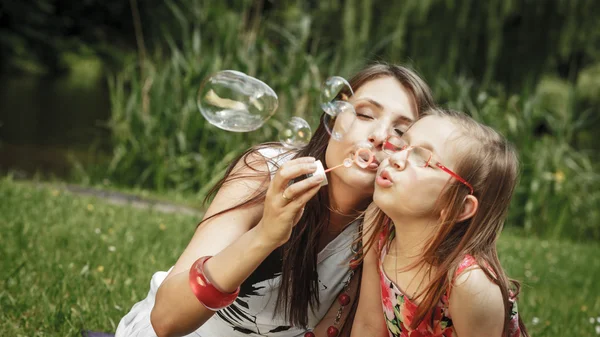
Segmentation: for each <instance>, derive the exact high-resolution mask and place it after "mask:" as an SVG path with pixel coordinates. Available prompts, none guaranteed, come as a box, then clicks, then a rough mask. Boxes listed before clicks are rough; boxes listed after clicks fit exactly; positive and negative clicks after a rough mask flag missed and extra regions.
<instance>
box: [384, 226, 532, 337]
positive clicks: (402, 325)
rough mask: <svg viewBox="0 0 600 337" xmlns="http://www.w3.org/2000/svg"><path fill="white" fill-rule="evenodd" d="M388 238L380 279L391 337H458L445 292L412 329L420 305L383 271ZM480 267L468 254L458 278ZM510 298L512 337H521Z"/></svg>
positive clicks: (515, 312) (457, 273)
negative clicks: (461, 274)
mask: <svg viewBox="0 0 600 337" xmlns="http://www.w3.org/2000/svg"><path fill="white" fill-rule="evenodd" d="M386 241H387V240H386V235H385V234H382V236H381V237H380V240H379V248H380V251H381V255H380V259H379V277H380V284H381V299H382V301H381V304H382V306H383V312H384V318H385V322H386V325H387V329H388V334H389V336H390V337H425V336H427V337H442V336H444V337H456V336H457V335H456V332H455V331H454V327H453V325H452V317H450V311H449V310H448V308H449V302H448V294H447V293H445V294H444V295H443V296H442V298H441V299H440V301H439V302H438V305H437V306H436V307H435V309H434V310H433V312H431V313H429V314H428V315H427V316H426V317H425V319H424V320H423V321H422V322H421V324H419V326H418V327H417V328H416V329H414V330H413V329H411V328H410V325H411V322H412V320H413V318H414V316H415V315H416V313H417V308H418V306H417V305H416V304H415V303H413V302H412V301H411V300H410V298H409V297H408V296H406V294H404V293H403V292H402V290H400V289H399V288H398V287H397V286H396V284H394V282H392V281H391V280H390V279H389V278H388V276H387V275H386V274H385V272H384V270H383V264H382V262H383V259H384V257H385V256H386V254H387V249H388V247H387V246H388V245H387V244H384V243H385V242H386ZM474 265H477V262H476V261H475V259H474V258H473V257H472V256H470V255H466V256H465V258H464V259H463V261H462V262H461V264H460V266H459V267H458V269H457V271H456V274H455V277H456V276H458V275H459V274H460V273H462V272H463V271H464V270H465V269H467V268H469V267H471V266H474ZM515 300H516V299H515V298H514V297H511V299H510V302H511V303H512V309H511V316H510V330H509V336H511V337H518V336H520V335H521V331H520V329H519V314H518V313H517V302H516V301H515Z"/></svg>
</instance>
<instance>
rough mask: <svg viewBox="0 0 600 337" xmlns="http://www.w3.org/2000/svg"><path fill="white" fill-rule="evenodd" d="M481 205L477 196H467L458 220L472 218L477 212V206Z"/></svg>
mask: <svg viewBox="0 0 600 337" xmlns="http://www.w3.org/2000/svg"><path fill="white" fill-rule="evenodd" d="M478 207H479V201H478V200H477V198H475V196H473V195H471V194H469V195H467V196H466V197H465V201H464V202H463V207H462V210H461V211H460V214H458V218H457V219H456V220H458V221H465V220H468V219H470V218H472V217H473V216H474V215H475V213H476V212H477V208H478Z"/></svg>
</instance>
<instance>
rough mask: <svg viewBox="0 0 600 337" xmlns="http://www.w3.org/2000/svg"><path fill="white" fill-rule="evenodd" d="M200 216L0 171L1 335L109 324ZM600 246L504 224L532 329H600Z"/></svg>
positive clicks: (170, 259) (68, 331)
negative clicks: (34, 182) (0, 175)
mask: <svg viewBox="0 0 600 337" xmlns="http://www.w3.org/2000/svg"><path fill="white" fill-rule="evenodd" d="M198 221H199V219H198V218H196V217H193V216H186V215H174V214H162V213H158V212H155V211H149V210H140V209H135V208H132V207H126V206H115V205H110V204H107V203H105V202H103V201H101V200H98V199H95V198H92V197H78V196H74V195H70V194H65V193H63V192H62V191H60V190H57V189H53V188H51V187H50V188H35V187H32V186H31V185H29V184H23V183H16V182H13V181H11V180H9V179H0V233H1V234H0V238H1V239H0V255H1V256H2V259H1V260H0V270H1V271H2V276H0V308H1V309H0V336H75V335H78V334H79V331H80V330H82V329H85V330H100V331H114V330H115V328H116V325H117V324H118V322H119V319H120V318H121V316H123V315H124V314H125V313H126V312H127V311H128V310H129V308H130V307H131V306H132V305H133V304H134V303H135V302H137V301H139V300H140V299H142V298H143V297H145V296H146V293H147V291H148V287H149V281H150V276H151V275H152V273H153V272H154V271H156V270H166V269H168V268H169V267H170V266H171V265H172V264H173V263H174V262H175V260H176V258H177V256H178V255H179V254H180V252H181V251H182V249H183V248H184V247H185V245H186V244H187V240H188V239H189V237H190V236H191V234H192V232H193V230H194V227H195V224H196V223H197V222H198ZM599 246H600V245H599V244H598V243H597V242H596V243H587V244H576V243H572V242H556V241H544V240H540V239H536V238H527V237H523V235H521V234H520V233H519V232H516V231H508V232H506V233H504V234H503V236H502V238H501V240H500V250H501V259H502V260H503V262H504V266H505V267H506V268H507V270H508V272H509V274H510V275H511V276H512V277H514V278H517V279H519V280H521V281H522V283H523V289H522V295H521V297H520V302H519V308H520V311H521V314H522V317H523V318H524V320H525V322H526V324H527V325H528V327H529V330H530V332H531V334H532V335H533V336H597V335H600V331H598V330H599V329H600V318H598V317H600V281H599V279H600V259H599V258H598V255H599V253H600V248H599ZM592 320H593V322H591V321H592Z"/></svg>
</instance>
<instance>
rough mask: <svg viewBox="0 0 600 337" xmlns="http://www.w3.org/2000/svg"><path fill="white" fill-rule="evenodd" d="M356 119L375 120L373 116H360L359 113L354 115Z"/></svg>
mask: <svg viewBox="0 0 600 337" xmlns="http://www.w3.org/2000/svg"><path fill="white" fill-rule="evenodd" d="M356 117H358V118H360V119H375V118H374V117H373V116H369V115H366V114H362V113H360V112H357V113H356Z"/></svg>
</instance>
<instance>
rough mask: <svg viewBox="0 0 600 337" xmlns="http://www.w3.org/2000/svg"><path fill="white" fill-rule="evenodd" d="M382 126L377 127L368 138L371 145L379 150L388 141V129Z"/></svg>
mask: <svg viewBox="0 0 600 337" xmlns="http://www.w3.org/2000/svg"><path fill="white" fill-rule="evenodd" d="M381 124H384V123H381ZM381 124H380V125H378V126H377V127H375V128H374V130H373V131H371V134H370V135H369V137H368V139H369V143H371V144H372V145H373V147H375V148H377V149H381V147H382V145H383V142H384V141H385V140H386V139H387V137H388V133H389V130H388V128H387V127H386V126H385V125H381Z"/></svg>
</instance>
